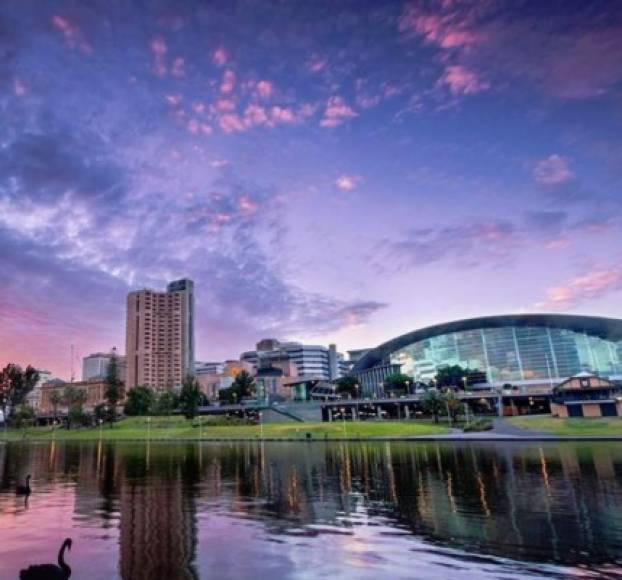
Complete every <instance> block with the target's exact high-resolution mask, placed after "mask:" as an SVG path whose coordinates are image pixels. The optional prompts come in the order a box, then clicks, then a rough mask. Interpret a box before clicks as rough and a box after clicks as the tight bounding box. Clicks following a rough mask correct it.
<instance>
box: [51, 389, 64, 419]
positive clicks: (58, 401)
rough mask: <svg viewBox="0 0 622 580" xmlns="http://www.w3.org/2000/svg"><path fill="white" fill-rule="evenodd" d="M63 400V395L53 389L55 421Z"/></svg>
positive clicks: (52, 402) (52, 399) (52, 398)
mask: <svg viewBox="0 0 622 580" xmlns="http://www.w3.org/2000/svg"><path fill="white" fill-rule="evenodd" d="M62 402H63V396H62V395H61V394H60V393H59V392H58V391H56V390H54V391H52V394H51V395H50V404H51V405H52V412H53V413H54V422H56V417H57V415H58V406H59V405H60V404H61V403H62Z"/></svg>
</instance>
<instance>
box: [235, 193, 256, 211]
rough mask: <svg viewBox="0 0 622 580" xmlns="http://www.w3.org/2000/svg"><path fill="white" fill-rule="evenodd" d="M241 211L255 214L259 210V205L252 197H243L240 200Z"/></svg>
mask: <svg viewBox="0 0 622 580" xmlns="http://www.w3.org/2000/svg"><path fill="white" fill-rule="evenodd" d="M238 205H239V207H240V210H241V211H242V212H243V213H246V214H253V213H255V212H256V211H257V210H258V209H259V204H258V203H257V202H255V201H253V199H252V198H251V197H250V195H243V196H242V197H240V199H239V200H238Z"/></svg>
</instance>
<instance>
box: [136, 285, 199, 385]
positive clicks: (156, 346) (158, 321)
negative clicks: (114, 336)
mask: <svg viewBox="0 0 622 580" xmlns="http://www.w3.org/2000/svg"><path fill="white" fill-rule="evenodd" d="M125 353H126V365H127V371H126V372H127V381H126V382H127V387H128V388H132V387H134V386H137V385H148V386H150V387H152V388H154V389H156V390H158V391H162V390H165V389H178V388H180V387H181V384H182V382H183V380H184V377H185V376H186V375H188V374H194V283H193V282H192V280H187V279H183V280H177V281H175V282H171V283H170V284H169V285H168V287H167V289H166V291H165V292H158V291H155V290H149V289H145V290H138V291H136V292H130V293H129V294H128V297H127V323H126V343H125Z"/></svg>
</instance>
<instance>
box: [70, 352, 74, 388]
mask: <svg viewBox="0 0 622 580" xmlns="http://www.w3.org/2000/svg"><path fill="white" fill-rule="evenodd" d="M70 350H71V382H72V383H73V381H74V379H75V374H74V372H73V344H72V345H71V349H70Z"/></svg>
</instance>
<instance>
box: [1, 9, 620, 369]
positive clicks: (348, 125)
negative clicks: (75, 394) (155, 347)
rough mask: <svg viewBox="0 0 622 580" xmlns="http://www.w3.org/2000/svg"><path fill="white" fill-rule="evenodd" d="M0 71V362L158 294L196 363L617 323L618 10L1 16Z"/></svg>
mask: <svg viewBox="0 0 622 580" xmlns="http://www.w3.org/2000/svg"><path fill="white" fill-rule="evenodd" d="M0 51H1V53H2V55H3V58H2V59H0V107H1V110H2V113H3V119H4V120H5V122H4V123H3V126H2V127H0V143H1V147H0V168H1V169H2V171H1V172H0V247H1V248H2V251H1V252H0V268H1V269H2V271H3V273H4V276H3V277H2V279H1V280H0V321H1V323H2V324H0V359H2V360H0V363H2V364H3V365H4V364H6V363H7V362H9V361H11V362H18V363H22V364H28V363H31V364H33V365H36V366H38V367H40V368H46V369H49V370H50V371H51V372H52V373H53V374H54V375H56V376H59V375H60V376H69V368H70V354H69V353H70V345H72V344H73V345H75V346H76V360H79V359H78V358H77V357H78V356H79V357H80V358H81V357H82V356H85V355H87V354H88V353H91V352H98V351H102V350H104V351H107V350H108V349H109V348H110V347H112V346H113V345H114V346H116V347H117V349H118V351H119V352H120V353H122V352H124V346H125V345H124V334H125V316H126V312H125V304H126V296H127V294H128V293H129V292H131V291H135V290H138V289H140V288H143V287H149V288H154V289H161V288H164V287H165V286H166V284H167V283H168V282H170V281H171V280H176V279H181V278H190V279H192V280H194V281H195V284H196V288H195V304H196V305H195V311H196V322H195V328H196V330H195V334H196V349H195V350H196V355H195V356H196V359H198V360H225V359H227V358H231V357H232V356H234V357H237V356H239V354H240V353H242V352H244V351H245V350H248V349H249V348H251V347H252V345H254V344H255V343H256V342H257V341H258V340H259V339H261V338H264V337H276V338H278V339H282V340H292V341H294V340H299V341H302V342H305V343H313V344H324V345H328V344H330V343H336V344H337V345H338V346H339V349H340V350H341V351H346V350H349V349H354V348H365V347H373V346H375V345H378V344H380V343H382V342H384V341H385V340H388V339H389V338H390V337H393V336H398V335H401V334H403V333H406V332H409V331H411V330H412V329H414V328H421V327H425V326H429V325H433V324H439V323H443V322H448V321H451V320H458V319H465V318H471V317H476V316H486V315H501V314H512V313H523V312H565V313H573V314H588V315H597V316H610V317H618V318H619V317H620V309H619V303H620V298H621V294H622V265H621V264H622V261H621V258H622V234H621V229H620V217H619V216H620V210H621V209H622V195H621V193H620V191H619V190H620V183H621V181H622V142H621V140H620V137H619V135H620V128H621V125H622V108H621V107H620V105H621V103H622V90H621V89H622V64H621V63H622V6H621V5H619V4H615V3H612V2H592V3H589V4H587V3H582V2H565V3H563V4H562V3H558V4H555V3H547V4H546V5H544V6H543V5H541V3H536V2H525V3H523V4H521V5H520V6H519V7H516V6H515V7H510V6H508V5H507V4H504V3H498V2H494V1H490V2H484V3H475V2H472V3H471V2H465V3H454V2H439V3H419V2H395V3H388V4H380V3H363V4H361V3H353V2H340V3H328V2H314V3H311V4H306V3H305V4H302V3H298V2H292V3H289V4H280V5H279V7H278V10H268V9H267V8H266V4H265V3H261V2H251V1H248V2H231V3H226V4H222V5H221V4H214V5H205V4H203V3H200V2H191V1H188V2H184V3H172V2H165V1H160V2H155V3H154V4H153V6H152V8H151V9H150V10H146V9H144V8H141V7H140V6H139V5H136V4H134V3H126V4H124V5H115V6H110V5H109V3H106V2H103V1H101V2H93V3H90V4H89V6H85V5H82V4H81V3H79V2H67V1H65V2H54V1H52V2H47V3H45V6H41V5H40V3H37V2H34V0H28V1H20V2H17V1H9V2H6V3H4V4H3V5H2V7H0Z"/></svg>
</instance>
